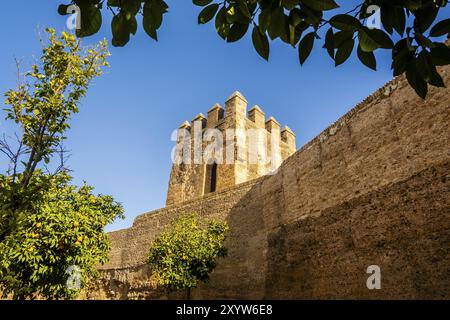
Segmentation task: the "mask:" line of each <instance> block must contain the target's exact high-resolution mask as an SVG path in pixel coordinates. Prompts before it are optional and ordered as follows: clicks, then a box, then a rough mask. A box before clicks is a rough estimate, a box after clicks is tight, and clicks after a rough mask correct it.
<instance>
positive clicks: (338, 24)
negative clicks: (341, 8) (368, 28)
mask: <svg viewBox="0 0 450 320" xmlns="http://www.w3.org/2000/svg"><path fill="white" fill-rule="evenodd" d="M330 24H331V26H333V27H334V28H336V29H339V30H348V31H357V30H358V29H359V28H361V27H362V25H361V22H359V20H358V19H356V18H355V17H352V16H350V15H348V14H338V15H336V16H334V17H332V18H331V19H330Z"/></svg>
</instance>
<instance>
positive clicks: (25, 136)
mask: <svg viewBox="0 0 450 320" xmlns="http://www.w3.org/2000/svg"><path fill="white" fill-rule="evenodd" d="M47 32H48V35H49V37H48V42H47V43H45V44H44V48H43V50H42V55H41V57H40V64H37V65H33V66H32V67H31V71H30V72H27V73H26V74H25V78H26V81H24V82H22V81H19V84H18V87H17V89H15V90H10V91H8V92H7V93H6V104H7V105H8V106H9V107H8V108H6V109H5V111H6V118H7V119H8V120H13V121H14V122H15V123H16V124H17V125H18V126H19V128H20V130H21V134H20V135H16V137H17V143H16V144H15V145H12V143H11V142H10V141H9V140H8V139H7V138H3V139H2V140H1V141H0V151H1V152H2V153H3V154H4V155H6V156H7V157H8V158H9V161H10V165H9V168H8V170H7V171H6V173H5V174H0V292H1V293H2V294H3V295H4V296H7V295H12V297H13V298H14V299H26V298H29V299H34V298H36V297H45V298H49V299H60V298H72V297H74V296H75V295H76V294H77V293H78V290H79V288H80V287H82V286H83V285H84V284H85V283H86V282H87V281H88V280H89V279H90V278H91V277H93V276H94V275H95V274H96V270H95V267H96V265H98V264H99V263H104V262H105V261H106V259H107V256H108V249H109V242H108V239H107V236H106V234H105V233H104V231H103V230H104V226H105V225H106V224H108V223H111V222H112V221H113V220H114V219H115V218H117V217H121V216H122V213H123V209H122V206H121V205H120V204H119V203H117V202H115V201H114V200H113V199H112V198H111V197H110V196H104V195H94V194H93V192H92V191H93V188H92V187H90V186H88V185H87V184H84V185H83V186H81V187H75V186H73V185H71V184H70V182H71V177H70V175H69V171H68V170H67V169H66V167H65V163H64V162H65V156H64V154H65V150H64V148H63V145H62V142H63V141H64V140H65V139H66V132H67V129H68V128H69V120H70V118H71V116H72V115H73V114H75V113H77V112H78V106H77V105H78V103H79V101H80V99H81V98H83V97H84V96H85V95H86V93H87V89H88V87H89V84H90V82H91V80H92V79H94V78H96V77H98V76H100V75H101V73H102V68H103V67H106V66H107V65H108V64H107V62H106V58H107V57H108V55H109V53H108V50H107V43H106V41H102V42H100V43H99V44H98V45H97V46H94V47H89V48H86V47H82V46H81V44H80V41H79V40H77V39H76V38H75V36H73V35H70V34H68V33H62V35H61V36H57V35H56V33H55V31H54V30H52V29H48V30H47ZM19 75H20V72H19ZM55 158H56V159H59V165H58V166H56V169H50V168H49V166H51V165H52V164H53V162H55V161H51V160H55ZM68 281H69V282H68Z"/></svg>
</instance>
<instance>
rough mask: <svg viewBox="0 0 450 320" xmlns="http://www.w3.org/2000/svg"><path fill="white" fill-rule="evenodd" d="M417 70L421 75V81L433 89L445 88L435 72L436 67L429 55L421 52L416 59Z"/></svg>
mask: <svg viewBox="0 0 450 320" xmlns="http://www.w3.org/2000/svg"><path fill="white" fill-rule="evenodd" d="M417 69H418V71H419V72H420V74H421V75H422V77H423V79H424V80H425V81H426V82H428V83H429V84H431V85H433V86H435V87H445V84H444V81H443V80H442V77H441V76H440V75H439V73H438V72H437V70H436V66H435V64H434V62H433V59H432V57H431V55H430V53H429V52H428V51H426V50H422V51H421V52H420V54H419V56H418V57H417Z"/></svg>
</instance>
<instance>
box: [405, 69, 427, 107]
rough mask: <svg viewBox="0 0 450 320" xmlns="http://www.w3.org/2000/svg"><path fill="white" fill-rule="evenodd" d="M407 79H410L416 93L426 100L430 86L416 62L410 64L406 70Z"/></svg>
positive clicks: (409, 81)
mask: <svg viewBox="0 0 450 320" xmlns="http://www.w3.org/2000/svg"><path fill="white" fill-rule="evenodd" d="M406 79H408V83H409V84H410V86H411V87H412V88H413V89H414V90H415V91H416V93H417V94H418V95H419V96H420V97H421V98H422V99H425V97H426V96H427V93H428V85H427V82H426V81H425V80H424V79H423V77H422V75H421V74H420V72H419V71H418V69H417V67H416V64H415V63H414V62H413V63H410V64H409V65H408V67H407V69H406Z"/></svg>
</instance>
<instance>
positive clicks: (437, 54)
mask: <svg viewBox="0 0 450 320" xmlns="http://www.w3.org/2000/svg"><path fill="white" fill-rule="evenodd" d="M434 45H435V47H434V48H432V49H431V50H430V55H431V58H432V59H433V63H434V65H436V66H445V65H448V64H450V48H449V47H448V46H447V45H445V44H443V43H439V42H435V43H434Z"/></svg>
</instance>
